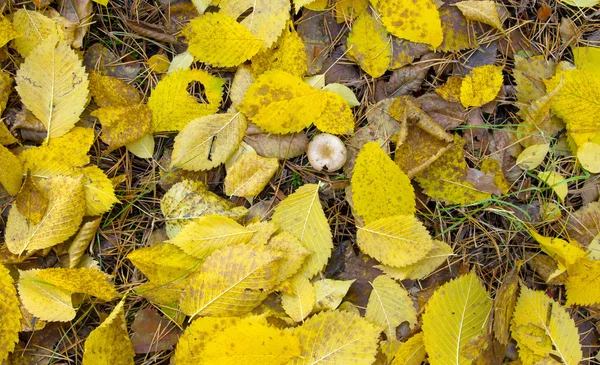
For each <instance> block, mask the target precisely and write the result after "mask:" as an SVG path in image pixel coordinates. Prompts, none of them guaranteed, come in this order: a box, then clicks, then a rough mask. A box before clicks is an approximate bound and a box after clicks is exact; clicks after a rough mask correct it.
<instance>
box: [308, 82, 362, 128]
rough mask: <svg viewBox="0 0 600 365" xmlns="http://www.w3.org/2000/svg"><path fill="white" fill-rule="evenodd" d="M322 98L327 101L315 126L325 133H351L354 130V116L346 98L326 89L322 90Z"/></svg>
mask: <svg viewBox="0 0 600 365" xmlns="http://www.w3.org/2000/svg"><path fill="white" fill-rule="evenodd" d="M320 98H322V100H324V102H325V109H323V112H322V113H321V115H320V116H319V117H318V118H317V119H316V120H315V121H314V124H315V127H317V128H318V129H319V130H320V131H321V132H325V133H331V134H351V133H352V131H353V130H354V117H353V116H352V110H350V108H349V105H348V103H347V102H346V100H344V98H343V97H341V96H340V95H338V94H336V93H334V92H331V91H326V89H323V91H321V95H320Z"/></svg>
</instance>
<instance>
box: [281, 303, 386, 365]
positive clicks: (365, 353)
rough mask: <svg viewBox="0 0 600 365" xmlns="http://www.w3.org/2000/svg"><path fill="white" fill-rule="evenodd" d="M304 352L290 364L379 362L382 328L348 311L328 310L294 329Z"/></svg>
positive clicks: (367, 363) (358, 364)
mask: <svg viewBox="0 0 600 365" xmlns="http://www.w3.org/2000/svg"><path fill="white" fill-rule="evenodd" d="M293 332H294V333H295V334H296V335H297V336H298V338H299V339H300V346H301V349H302V353H301V354H300V356H298V357H296V358H294V359H293V360H292V361H290V365H312V364H317V363H320V362H327V363H330V364H353V365H370V364H372V363H373V362H374V361H375V354H376V353H377V342H378V337H379V329H378V328H377V327H375V326H374V325H372V324H371V323H369V322H368V321H367V320H366V319H364V318H362V317H360V316H359V315H358V314H354V313H351V312H346V311H324V312H320V313H318V314H316V315H314V316H312V317H310V318H309V319H307V320H306V321H305V322H304V324H302V326H300V327H296V328H295V329H294V331H293Z"/></svg>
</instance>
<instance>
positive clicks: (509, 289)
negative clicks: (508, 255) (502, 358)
mask: <svg viewBox="0 0 600 365" xmlns="http://www.w3.org/2000/svg"><path fill="white" fill-rule="evenodd" d="M519 268H520V264H518V265H517V266H515V267H514V268H513V269H512V270H511V272H510V273H509V274H508V275H506V276H505V277H504V280H503V281H502V284H501V285H500V288H499V289H498V291H497V292H496V299H495V300H494V323H493V326H494V336H495V337H496V339H497V340H498V342H500V343H501V344H504V345H508V342H509V341H510V332H509V331H510V321H511V319H512V316H513V313H514V310H515V304H516V302H517V290H518V289H519Z"/></svg>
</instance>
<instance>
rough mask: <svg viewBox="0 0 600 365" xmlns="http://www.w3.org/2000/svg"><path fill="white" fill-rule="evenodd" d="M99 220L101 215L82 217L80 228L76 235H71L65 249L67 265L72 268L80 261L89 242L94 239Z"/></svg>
mask: <svg viewBox="0 0 600 365" xmlns="http://www.w3.org/2000/svg"><path fill="white" fill-rule="evenodd" d="M101 221H102V217H95V218H84V221H83V224H82V225H81V228H79V231H78V232H77V235H75V237H73V241H72V242H71V243H70V244H69V248H68V249H67V253H68V254H69V265H68V267H70V268H74V267H76V266H77V265H78V264H79V263H80V262H81V259H82V258H83V257H84V255H85V251H86V250H87V249H88V247H89V245H90V242H91V241H92V240H93V239H94V236H95V235H96V232H97V231H98V228H100V222H101Z"/></svg>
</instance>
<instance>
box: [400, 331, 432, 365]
mask: <svg viewBox="0 0 600 365" xmlns="http://www.w3.org/2000/svg"><path fill="white" fill-rule="evenodd" d="M426 355H427V352H426V351H425V344H424V343H423V332H419V333H417V334H416V335H414V336H412V337H411V338H409V339H408V340H407V341H406V342H404V343H402V344H401V345H400V346H399V347H398V350H397V351H396V354H395V356H394V360H393V361H392V363H391V365H421V363H422V362H423V360H425V356H426Z"/></svg>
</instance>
